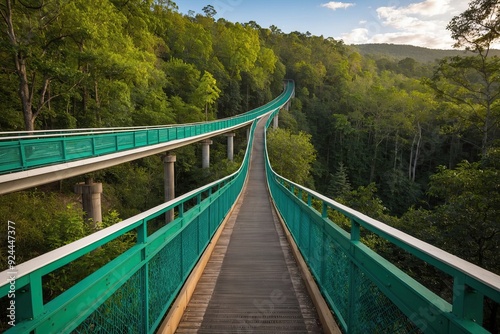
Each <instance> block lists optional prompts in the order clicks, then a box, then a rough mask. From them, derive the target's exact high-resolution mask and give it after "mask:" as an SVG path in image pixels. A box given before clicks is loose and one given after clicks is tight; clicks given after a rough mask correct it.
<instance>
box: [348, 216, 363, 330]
mask: <svg viewBox="0 0 500 334" xmlns="http://www.w3.org/2000/svg"><path fill="white" fill-rule="evenodd" d="M359 228H360V226H359V224H358V223H357V222H356V221H354V219H352V218H351V246H350V249H349V253H350V254H349V255H350V256H349V299H348V301H347V332H348V333H353V332H354V324H355V323H356V321H355V317H356V311H355V309H354V308H355V305H356V303H357V292H356V289H357V288H358V286H357V283H358V282H357V281H358V280H357V275H358V269H357V268H356V265H355V264H354V261H353V260H352V259H353V257H354V252H355V247H354V242H357V241H359V236H360V233H359Z"/></svg>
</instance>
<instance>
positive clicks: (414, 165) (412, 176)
mask: <svg viewBox="0 0 500 334" xmlns="http://www.w3.org/2000/svg"><path fill="white" fill-rule="evenodd" d="M421 143H422V127H421V126H420V123H418V140H417V147H416V149H415V159H413V170H412V175H411V180H412V181H413V182H415V178H416V175H417V162H418V155H419V153H420V144H421Z"/></svg>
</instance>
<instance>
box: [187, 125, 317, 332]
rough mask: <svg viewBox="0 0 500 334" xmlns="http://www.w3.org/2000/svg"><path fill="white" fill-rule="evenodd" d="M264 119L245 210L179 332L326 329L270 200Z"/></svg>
mask: <svg viewBox="0 0 500 334" xmlns="http://www.w3.org/2000/svg"><path fill="white" fill-rule="evenodd" d="M264 123H265V120H264V119H262V120H261V121H260V123H259V125H258V128H257V130H256V132H255V136H254V140H255V142H254V148H253V152H252V162H251V167H250V173H249V180H248V184H247V186H246V188H245V191H244V195H243V196H242V198H241V199H240V201H241V202H240V203H239V205H240V207H239V210H237V211H236V212H235V213H234V214H235V215H236V217H235V219H233V220H232V223H231V222H230V223H229V224H228V225H227V226H226V230H225V231H224V233H223V237H222V238H221V239H220V241H219V244H218V245H217V246H216V250H215V253H214V254H213V255H212V258H211V260H210V261H209V264H208V266H207V268H206V269H205V272H204V274H203V276H202V278H201V280H200V283H199V284H198V286H197V288H196V290H195V292H194V295H193V298H192V299H191V302H190V303H189V305H188V307H187V309H186V312H185V313H184V316H183V319H182V321H181V323H180V325H179V327H178V329H177V333H193V332H198V333H321V332H322V330H321V327H320V325H318V324H319V321H318V316H317V314H316V311H315V310H314V307H313V304H312V302H311V300H310V298H309V296H308V294H307V291H306V289H305V286H304V283H303V282H302V279H301V276H300V274H299V271H298V268H297V265H296V263H295V261H294V259H293V256H292V255H291V251H290V249H289V246H288V244H287V243H286V239H285V237H284V235H283V231H282V229H281V226H280V225H279V223H278V222H277V218H276V215H275V213H274V212H273V209H272V206H271V203H270V199H269V194H268V191H267V187H266V177H265V169H264V143H263V133H264ZM224 253H225V254H224Z"/></svg>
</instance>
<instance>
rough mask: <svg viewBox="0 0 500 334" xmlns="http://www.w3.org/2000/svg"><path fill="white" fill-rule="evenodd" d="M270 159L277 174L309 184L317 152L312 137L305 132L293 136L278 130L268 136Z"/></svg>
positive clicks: (287, 131) (272, 131)
mask: <svg viewBox="0 0 500 334" xmlns="http://www.w3.org/2000/svg"><path fill="white" fill-rule="evenodd" d="M267 144H268V151H269V159H270V161H271V165H272V167H273V169H274V170H275V171H276V173H278V174H280V175H281V176H283V177H285V178H287V179H289V180H290V181H293V182H296V183H299V184H307V183H310V180H309V176H310V171H311V164H312V163H313V162H314V159H315V158H316V151H315V150H314V147H313V145H312V144H311V136H310V135H309V134H306V133H304V132H299V133H298V134H296V135H295V134H292V133H291V132H290V131H289V130H286V129H281V128H277V129H274V130H271V131H270V132H269V133H268V136H267Z"/></svg>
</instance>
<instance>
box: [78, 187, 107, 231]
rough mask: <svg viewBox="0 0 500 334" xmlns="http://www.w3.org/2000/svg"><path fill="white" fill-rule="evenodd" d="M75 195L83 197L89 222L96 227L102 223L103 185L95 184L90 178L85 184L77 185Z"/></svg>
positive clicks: (83, 204)
mask: <svg viewBox="0 0 500 334" xmlns="http://www.w3.org/2000/svg"><path fill="white" fill-rule="evenodd" d="M75 193H77V194H79V195H82V206H83V211H84V212H85V217H86V220H87V222H92V224H93V225H94V227H95V224H96V223H97V222H102V208H101V194H102V183H94V181H93V179H92V178H88V179H86V180H85V183H78V184H76V185H75Z"/></svg>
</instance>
